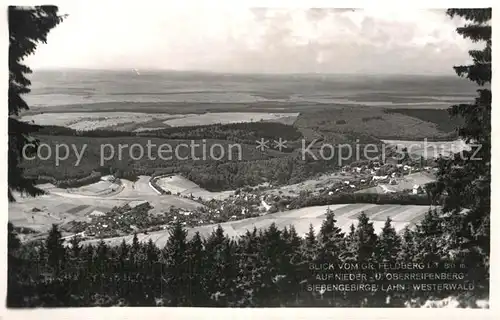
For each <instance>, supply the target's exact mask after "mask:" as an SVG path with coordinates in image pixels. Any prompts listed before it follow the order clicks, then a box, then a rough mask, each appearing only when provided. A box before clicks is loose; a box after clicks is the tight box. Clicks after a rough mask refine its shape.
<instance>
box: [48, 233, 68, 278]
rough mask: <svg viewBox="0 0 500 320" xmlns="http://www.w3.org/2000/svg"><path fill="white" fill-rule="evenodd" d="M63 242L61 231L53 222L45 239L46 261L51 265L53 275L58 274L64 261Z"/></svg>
mask: <svg viewBox="0 0 500 320" xmlns="http://www.w3.org/2000/svg"><path fill="white" fill-rule="evenodd" d="M63 242H64V240H63V239H62V236H61V232H60V231H59V229H58V227H57V225H56V224H53V225H52V229H50V231H49V235H48V237H47V239H46V240H45V248H46V250H47V260H48V263H49V265H50V266H51V267H52V270H53V272H54V275H55V276H58V275H59V272H60V271H61V269H62V267H63V263H64V258H65V257H64V256H65V249H64V246H63Z"/></svg>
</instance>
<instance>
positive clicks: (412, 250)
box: [7, 210, 489, 307]
mask: <svg viewBox="0 0 500 320" xmlns="http://www.w3.org/2000/svg"><path fill="white" fill-rule="evenodd" d="M450 228H453V226H452V225H449V224H448V222H446V220H444V219H443V218H442V217H441V216H440V214H439V213H438V212H437V211H429V212H428V213H427V215H426V216H425V218H424V220H423V221H422V222H421V223H420V224H419V225H418V226H416V227H415V228H414V229H410V228H406V229H404V231H403V232H402V233H397V232H396V230H395V229H394V226H393V225H392V223H391V220H390V219H389V218H388V219H387V221H386V222H385V225H384V227H383V229H382V231H381V232H380V233H379V234H377V233H376V230H375V229H374V226H373V222H371V221H370V220H369V218H368V217H367V216H366V214H364V213H363V214H361V215H360V216H359V217H358V221H357V223H356V226H355V225H354V224H352V225H351V227H350V230H349V232H348V233H344V232H343V231H342V230H341V229H340V228H339V227H338V226H337V224H336V219H335V216H334V214H333V212H332V211H330V210H327V212H326V219H325V220H324V221H323V223H322V225H321V228H320V230H319V232H318V233H315V231H314V229H313V227H312V225H311V226H310V229H309V232H308V233H307V234H306V235H305V237H301V236H300V235H299V234H298V233H297V231H296V230H295V228H294V227H293V226H289V227H285V228H283V229H278V228H277V227H276V225H275V224H272V225H271V226H269V227H268V228H267V229H264V230H257V229H255V228H254V229H253V230H248V231H247V232H246V233H245V234H243V235H242V236H241V237H239V238H230V237H228V235H227V234H225V232H224V230H223V228H222V227H221V226H220V225H219V227H218V228H217V229H216V230H214V231H213V232H212V233H211V234H210V235H209V236H208V237H207V238H202V237H201V236H200V234H199V233H196V234H194V235H188V232H187V231H186V230H185V229H184V228H183V227H182V225H181V224H180V223H177V224H174V225H173V226H172V227H171V229H170V234H169V238H168V241H167V243H166V244H165V246H164V247H163V248H159V247H157V246H156V245H155V244H154V243H153V242H152V240H149V242H146V243H144V242H140V241H139V240H138V237H137V235H134V238H133V241H132V243H131V244H127V243H126V242H125V241H123V242H122V243H121V245H119V246H109V245H107V244H106V243H105V242H104V241H103V240H101V241H100V242H99V243H98V244H96V245H91V244H85V245H82V244H81V242H80V240H79V238H78V237H74V238H72V239H71V240H70V244H69V245H68V246H65V245H64V240H63V239H62V237H61V232H60V231H59V230H58V228H57V226H56V225H54V226H53V227H52V230H51V231H50V233H49V236H48V237H47V239H46V240H45V241H44V242H39V243H21V242H20V241H19V239H18V238H17V235H16V234H15V232H14V229H13V227H12V225H10V224H9V233H8V296H7V305H8V306H9V307H68V306H119V305H121V306H205V307H304V306H316V307H320V306H329V307H333V306H335V307H382V306H384V307H389V306H390V307H402V306H404V305H405V303H406V304H407V303H408V302H412V303H413V305H414V306H416V305H419V304H421V303H423V302H424V301H425V300H427V299H438V298H444V297H447V296H450V295H456V296H459V297H461V301H462V303H463V304H464V306H465V305H468V306H472V307H474V301H475V300H476V299H479V298H482V297H484V296H487V294H488V290H489V282H488V270H487V267H486V264H485V263H484V261H485V260H484V256H479V255H471V254H469V255H455V252H454V251H452V250H449V240H448V239H447V238H446V236H445V235H446V234H447V230H448V229H450ZM325 263H327V264H334V265H335V266H339V265H341V264H343V263H348V264H351V265H359V266H361V265H365V264H373V265H375V266H377V265H379V264H386V265H387V264H389V265H390V264H397V263H406V264H408V263H421V264H425V265H430V264H432V263H437V264H438V265H439V267H435V268H431V269H429V268H427V269H426V270H412V271H411V272H413V273H415V272H417V273H418V272H431V273H443V272H465V273H466V278H465V280H461V281H462V282H464V281H466V282H468V283H469V284H472V285H473V290H471V291H463V292H456V290H455V291H451V290H444V291H443V290H437V289H436V290H432V291H419V290H407V291H404V292H395V291H392V292H385V291H383V290H377V291H359V290H352V291H349V290H346V291H342V290H340V291H335V292H332V291H326V292H324V291H323V292H322V291H317V290H316V291H315V290H311V288H314V286H315V285H321V284H337V285H338V284H342V283H344V284H348V283H352V281H347V282H346V281H343V280H339V279H336V280H335V279H330V280H328V281H323V280H324V279H323V278H322V277H324V275H320V274H321V273H322V272H320V271H314V270H311V269H312V268H311V266H312V265H320V264H325ZM445 264H447V265H448V266H451V265H453V266H454V267H449V268H452V269H444V268H445V267H444V265H445ZM460 265H461V267H460V268H462V269H459V266H460ZM464 266H466V269H464ZM468 270H473V272H470V273H468V274H467V272H468ZM325 272H326V273H338V272H343V273H346V272H350V273H351V274H352V273H353V272H354V271H352V270H351V271H339V270H338V269H337V270H335V271H324V272H323V273H325ZM359 272H361V271H359ZM362 272H363V273H364V274H367V276H368V279H369V280H367V281H361V282H363V283H365V284H374V283H376V285H378V286H379V287H381V286H383V285H387V284H390V283H395V282H394V281H391V280H390V279H386V278H382V279H378V280H377V281H375V280H373V277H374V275H375V273H377V272H384V271H383V270H382V269H380V268H376V267H375V269H373V270H363V271H362ZM402 272H408V270H406V271H405V270H403V271H402ZM370 279H371V280H370ZM440 281H441V282H443V280H440ZM358 282H359V281H358ZM424 282H426V283H428V282H434V283H438V282H439V281H430V280H428V281H424ZM444 282H457V281H456V280H455V281H444ZM397 283H403V284H406V285H408V286H409V285H410V284H413V283H415V281H406V282H405V281H399V282H397Z"/></svg>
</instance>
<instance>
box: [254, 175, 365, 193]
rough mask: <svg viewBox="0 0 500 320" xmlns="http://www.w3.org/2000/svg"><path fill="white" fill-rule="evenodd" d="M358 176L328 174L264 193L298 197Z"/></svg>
mask: <svg viewBox="0 0 500 320" xmlns="http://www.w3.org/2000/svg"><path fill="white" fill-rule="evenodd" d="M356 176H361V175H356V174H353V173H344V172H342V173H341V172H334V173H326V174H321V175H318V176H317V177H315V178H311V179H307V180H305V181H302V182H299V183H295V184H291V185H284V186H281V187H277V188H274V189H269V190H265V191H263V193H264V194H272V195H283V196H297V195H298V194H299V193H300V191H311V192H315V191H318V190H319V189H321V188H325V187H329V186H331V185H333V184H335V183H338V182H343V181H346V180H350V179H353V178H355V177H356Z"/></svg>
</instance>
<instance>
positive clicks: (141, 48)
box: [27, 1, 471, 74]
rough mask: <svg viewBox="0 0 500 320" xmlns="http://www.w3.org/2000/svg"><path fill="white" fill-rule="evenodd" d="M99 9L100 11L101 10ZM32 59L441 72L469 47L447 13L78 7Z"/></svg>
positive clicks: (64, 9) (43, 64) (87, 64)
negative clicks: (457, 32)
mask: <svg viewBox="0 0 500 320" xmlns="http://www.w3.org/2000/svg"><path fill="white" fill-rule="evenodd" d="M96 9H97V10H96ZM60 11H61V13H67V14H69V16H68V18H67V19H66V20H65V21H64V22H63V23H62V24H60V25H59V26H57V27H56V28H55V29H54V30H52V31H51V33H50V35H49V38H48V43H47V44H41V45H40V46H39V48H38V50H37V52H36V53H35V55H34V56H32V57H30V58H28V60H27V62H28V63H29V65H30V66H32V67H33V68H34V69H41V68H57V67H71V68H103V69H107V68H109V69H114V68H137V69H139V70H140V69H141V68H142V69H146V68H147V69H174V70H207V71H221V72H255V73H260V72H272V73H288V72H325V73H440V74H452V73H453V70H452V68H451V67H452V65H454V64H461V63H464V62H466V61H467V60H468V59H467V56H468V55H467V50H468V49H469V48H470V47H471V44H470V43H469V42H468V41H465V40H463V39H462V38H461V37H460V36H458V35H457V34H456V32H455V28H456V26H457V25H459V24H461V22H460V21H456V20H451V19H450V18H449V17H448V16H446V15H445V13H444V10H423V9H405V10H402V9H398V10H394V11H390V10H388V9H385V8H379V9H377V8H373V9H365V10H362V9H356V10H355V11H352V10H349V9H299V8H297V9H249V8H243V7H240V8H223V9H221V8H220V7H203V8H197V9H195V8H193V7H182V6H181V7H172V6H169V5H167V4H165V5H163V7H162V6H161V4H160V6H154V7H153V6H140V5H136V6H133V5H132V3H128V2H126V1H125V2H120V5H116V4H113V3H109V2H103V3H102V4H99V5H98V6H95V5H93V4H91V3H89V4H87V5H86V4H85V2H83V1H82V2H79V3H77V4H68V5H61V6H60Z"/></svg>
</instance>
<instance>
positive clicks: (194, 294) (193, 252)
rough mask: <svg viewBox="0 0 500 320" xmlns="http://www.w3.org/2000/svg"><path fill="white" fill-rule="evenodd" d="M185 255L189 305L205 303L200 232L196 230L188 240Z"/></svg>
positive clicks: (203, 254) (203, 261)
mask: <svg viewBox="0 0 500 320" xmlns="http://www.w3.org/2000/svg"><path fill="white" fill-rule="evenodd" d="M186 256H187V259H188V268H189V269H188V278H189V286H188V289H189V297H190V299H189V302H190V305H191V306H202V305H205V304H207V301H208V296H207V289H206V285H205V277H204V271H205V252H204V248H203V240H202V239H201V236H200V233H199V232H196V233H195V235H194V236H193V238H192V239H191V240H190V241H189V242H188V245H187V252H186Z"/></svg>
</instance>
